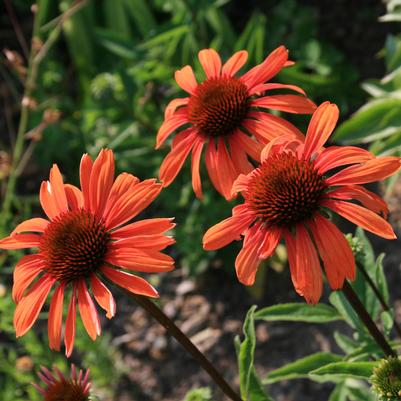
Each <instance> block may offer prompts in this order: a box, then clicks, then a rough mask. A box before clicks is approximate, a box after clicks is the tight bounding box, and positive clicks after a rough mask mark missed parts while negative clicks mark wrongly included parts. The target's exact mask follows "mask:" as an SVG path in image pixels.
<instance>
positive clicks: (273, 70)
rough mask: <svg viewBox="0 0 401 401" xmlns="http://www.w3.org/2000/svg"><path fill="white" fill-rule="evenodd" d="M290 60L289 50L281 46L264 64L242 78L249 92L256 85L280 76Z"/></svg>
mask: <svg viewBox="0 0 401 401" xmlns="http://www.w3.org/2000/svg"><path fill="white" fill-rule="evenodd" d="M287 60H288V50H287V49H286V48H285V47H284V46H280V47H278V48H277V49H275V50H273V51H272V52H271V53H270V54H269V55H268V56H267V58H266V59H265V60H264V61H263V63H261V64H259V65H257V66H256V67H254V68H252V69H251V70H249V71H248V72H247V73H246V74H244V75H243V76H242V77H241V81H243V82H244V83H245V84H246V86H247V87H248V89H249V90H252V88H253V87H254V86H256V85H259V84H261V83H264V82H266V81H268V80H269V79H271V78H273V77H274V76H275V75H276V74H278V73H279V72H280V71H281V70H282V68H283V67H284V65H285V63H286V61H287Z"/></svg>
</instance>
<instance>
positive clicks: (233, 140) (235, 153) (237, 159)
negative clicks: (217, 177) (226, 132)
mask: <svg viewBox="0 0 401 401" xmlns="http://www.w3.org/2000/svg"><path fill="white" fill-rule="evenodd" d="M228 141H229V143H230V153H231V159H232V162H233V165H234V167H235V168H236V170H237V176H238V175H239V174H248V173H250V172H251V171H252V170H253V165H252V164H251V163H250V162H249V160H248V155H247V153H246V151H245V150H244V149H243V148H242V146H241V145H240V143H239V141H238V140H237V136H235V135H230V136H229V138H228Z"/></svg>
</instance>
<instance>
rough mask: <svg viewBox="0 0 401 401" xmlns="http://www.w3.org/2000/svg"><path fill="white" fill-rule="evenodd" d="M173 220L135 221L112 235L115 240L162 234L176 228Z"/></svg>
mask: <svg viewBox="0 0 401 401" xmlns="http://www.w3.org/2000/svg"><path fill="white" fill-rule="evenodd" d="M173 220H174V219H173V218H156V219H146V220H140V221H135V222H134V223H131V224H128V225H126V226H124V227H121V228H118V229H117V230H116V231H114V232H113V233H112V234H111V238H113V239H123V238H128V237H133V236H136V235H152V234H162V233H164V232H166V231H169V230H171V229H173V228H174V227H175V224H174V223H173Z"/></svg>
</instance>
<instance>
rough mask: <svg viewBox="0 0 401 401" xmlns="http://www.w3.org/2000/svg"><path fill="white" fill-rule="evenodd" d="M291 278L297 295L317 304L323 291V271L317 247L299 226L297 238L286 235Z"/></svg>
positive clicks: (303, 228)
mask: <svg viewBox="0 0 401 401" xmlns="http://www.w3.org/2000/svg"><path fill="white" fill-rule="evenodd" d="M285 242H286V244H287V250H288V260H289V264H290V270H291V278H292V282H293V284H294V287H295V290H296V291H297V293H298V294H299V295H301V296H303V297H305V300H306V301H307V302H308V303H312V304H316V303H317V302H318V301H319V299H320V297H321V295H322V290H323V280H322V271H321V269H320V262H319V258H318V256H317V252H316V249H315V246H314V245H313V243H312V240H311V238H310V236H309V234H308V232H307V231H306V229H305V227H303V226H302V225H300V224H298V225H297V227H296V234H295V238H293V237H292V235H291V233H289V232H286V233H285Z"/></svg>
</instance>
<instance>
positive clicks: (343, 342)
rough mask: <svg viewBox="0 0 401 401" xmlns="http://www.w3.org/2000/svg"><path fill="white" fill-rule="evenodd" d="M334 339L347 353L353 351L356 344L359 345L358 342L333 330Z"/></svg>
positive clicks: (356, 346)
mask: <svg viewBox="0 0 401 401" xmlns="http://www.w3.org/2000/svg"><path fill="white" fill-rule="evenodd" d="M334 340H335V342H336V343H337V345H338V346H339V347H340V348H341V349H342V350H343V351H344V352H345V353H346V354H349V353H350V352H354V351H355V350H356V349H357V348H358V346H359V345H360V344H359V343H358V342H356V341H354V340H352V339H351V338H349V337H348V336H346V335H344V334H342V333H340V332H338V331H335V332H334Z"/></svg>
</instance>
